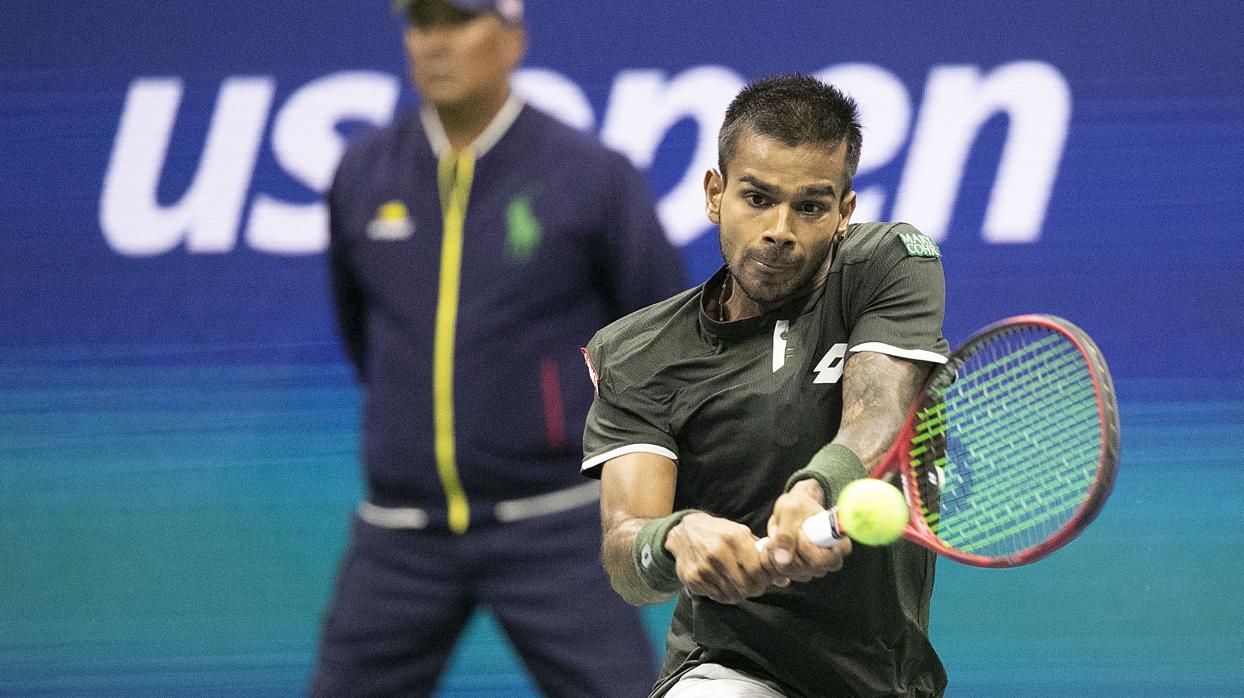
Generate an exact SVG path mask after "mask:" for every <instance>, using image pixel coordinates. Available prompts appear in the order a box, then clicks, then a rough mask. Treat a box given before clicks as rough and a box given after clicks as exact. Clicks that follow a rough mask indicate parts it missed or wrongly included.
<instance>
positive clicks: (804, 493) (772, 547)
mask: <svg viewBox="0 0 1244 698" xmlns="http://www.w3.org/2000/svg"><path fill="white" fill-rule="evenodd" d="M823 500H824V497H823V496H822V494H821V486H820V485H819V484H818V483H817V482H816V480H803V481H801V482H799V483H797V484H796V485H795V486H794V487H792V488H791V491H790V492H787V493H786V494H783V495H782V496H781V497H778V500H777V503H775V504H774V506H773V515H772V516H770V517H769V525H768V532H769V543H768V545H767V546H765V550H764V558H765V560H764V567H765V569H766V571H767V572H768V573H769V575H770V576H772V577H786V578H788V579H791V580H794V581H796V582H806V581H808V580H810V579H813V578H815V577H823V576H825V575H826V574H828V573H830V572H837V571H838V570H840V569H842V563H843V559H844V558H845V557H846V556H847V555H850V554H851V539H850V538H847V537H846V536H843V537H842V540H839V541H838V542H837V543H835V544H834V545H833V546H832V547H829V548H822V547H821V546H819V545H817V544H816V543H813V542H812V541H810V540H808V537H807V536H805V535H804V534H803V530H802V529H801V527H802V526H803V522H804V520H805V519H807V518H808V517H809V516H812V515H813V514H816V513H817V512H821V511H824V510H825V507H823V506H821V502H822V501H823Z"/></svg>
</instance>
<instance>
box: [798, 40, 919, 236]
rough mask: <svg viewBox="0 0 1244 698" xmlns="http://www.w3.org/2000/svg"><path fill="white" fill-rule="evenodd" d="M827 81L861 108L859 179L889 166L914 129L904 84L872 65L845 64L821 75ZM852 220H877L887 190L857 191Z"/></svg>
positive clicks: (892, 75) (879, 188)
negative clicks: (861, 138) (912, 128)
mask: <svg viewBox="0 0 1244 698" xmlns="http://www.w3.org/2000/svg"><path fill="white" fill-rule="evenodd" d="M815 77H816V78H817V79H819V80H821V81H823V82H826V83H828V84H830V85H833V86H835V87H837V88H838V89H840V90H842V91H843V92H846V93H847V94H848V95H850V96H851V97H853V98H854V99H855V101H856V103H857V104H858V105H859V108H860V124H861V125H862V126H863V128H864V148H863V150H861V151H860V164H859V168H858V169H857V170H856V176H859V175H861V174H865V173H867V172H872V171H873V170H876V169H879V168H881V167H882V166H884V165H886V164H888V163H889V162H890V161H891V160H893V159H894V157H895V156H896V155H898V152H899V151H900V150H901V149H902V148H903V144H904V143H906V142H907V132H908V129H910V128H911V99H910V98H909V97H908V95H907V88H906V87H903V82H902V81H901V80H899V79H898V77H896V76H895V75H894V73H891V72H890V71H888V70H886V69H884V68H882V67H880V66H876V65H870V64H868V63H844V64H842V65H837V66H831V67H829V68H826V69H824V70H822V71H821V72H819V73H817V74H816V76H815ZM855 196H856V200H855V213H854V215H852V217H851V218H852V220H855V221H877V220H881V218H882V215H883V213H882V211H883V209H884V207H885V187H882V186H881V185H873V186H871V187H865V188H863V189H857V190H856V192H855Z"/></svg>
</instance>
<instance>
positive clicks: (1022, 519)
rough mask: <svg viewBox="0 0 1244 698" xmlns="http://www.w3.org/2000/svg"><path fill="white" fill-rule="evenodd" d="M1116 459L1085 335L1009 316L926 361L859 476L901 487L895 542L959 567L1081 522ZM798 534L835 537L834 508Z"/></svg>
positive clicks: (1043, 319) (1013, 560) (1050, 548)
mask: <svg viewBox="0 0 1244 698" xmlns="http://www.w3.org/2000/svg"><path fill="white" fill-rule="evenodd" d="M1118 459H1119V416H1118V407H1117V405H1116V403H1115V395H1114V386H1113V384H1112V383H1111V380H1110V372H1109V371H1108V370H1107V368H1106V362H1105V360H1104V359H1103V358H1102V355H1101V352H1100V351H1099V350H1098V348H1097V345H1096V344H1094V343H1093V340H1092V339H1090V338H1089V336H1088V335H1087V334H1085V333H1084V331H1083V330H1081V329H1080V328H1078V327H1076V326H1075V325H1073V324H1071V323H1070V322H1068V321H1066V320H1063V319H1062V318H1058V317H1053V316H1051V315H1020V316H1017V317H1012V318H1007V319H1005V320H1001V321H999V322H996V323H994V324H992V325H989V326H988V327H986V328H984V329H982V330H980V331H979V332H977V333H976V334H975V335H974V336H973V337H972V338H971V339H969V340H968V341H967V342H965V343H964V344H963V346H961V347H959V348H958V349H957V350H955V352H954V353H953V354H952V355H951V356H950V359H949V361H947V363H946V364H945V365H943V366H939V367H938V368H937V369H935V370H934V373H933V374H932V375H931V376H930V377H929V380H928V381H927V382H926V384H925V386H924V388H923V390H922V391H921V393H920V395H919V397H918V398H917V399H916V404H915V406H914V407H913V408H912V411H911V412H910V414H909V416H908V419H907V422H906V424H905V425H904V427H903V429H902V430H901V431H900V433H899V435H898V438H897V439H896V440H895V442H894V444H893V446H891V447H890V450H889V451H888V452H887V454H886V456H885V457H883V458H882V460H881V463H880V464H879V465H878V466H877V467H876V468H874V469H873V471H872V473H871V475H870V476H871V477H874V478H880V479H886V480H889V481H890V482H891V483H893V484H896V485H897V486H899V488H900V489H901V490H902V491H903V495H904V496H905V497H906V499H907V504H908V510H909V512H910V517H911V518H910V521H909V522H908V523H907V525H906V526H905V528H904V530H903V534H902V535H903V537H904V538H906V539H907V540H909V541H912V542H913V543H916V544H919V545H922V546H924V547H926V548H928V549H930V550H932V551H933V552H935V553H938V554H939V555H944V556H946V557H948V558H951V559H954V560H958V561H959V562H965V563H967V564H970V565H977V566H980V567H1016V566H1019V565H1024V564H1027V563H1030V562H1034V561H1036V560H1039V559H1041V558H1043V557H1045V556H1046V555H1049V554H1050V553H1052V552H1054V551H1055V550H1057V549H1059V548H1061V547H1062V546H1064V545H1066V544H1067V543H1068V542H1070V541H1071V540H1072V539H1073V538H1075V537H1076V536H1077V535H1078V534H1079V533H1080V532H1081V531H1083V530H1084V528H1085V527H1086V526H1088V524H1089V523H1090V522H1092V520H1093V519H1094V518H1095V517H1096V516H1097V514H1098V512H1100V511H1101V508H1102V505H1103V504H1104V503H1105V501H1106V498H1107V497H1108V496H1109V495H1110V490H1111V487H1112V486H1113V484H1114V476H1115V469H1116V467H1117V465H1118ZM895 479H897V482H895ZM803 532H804V535H806V536H808V538H809V539H810V540H812V541H813V542H814V543H817V544H818V545H824V546H829V545H833V543H834V542H835V541H837V540H838V539H839V538H841V537H842V535H843V532H842V531H841V530H839V527H838V525H837V517H836V516H835V511H834V509H830V510H828V511H825V512H821V513H819V514H817V515H815V516H812V517H811V518H809V519H808V520H807V521H805V522H804V525H803ZM848 533H849V532H848ZM761 545H763V543H762V544H761Z"/></svg>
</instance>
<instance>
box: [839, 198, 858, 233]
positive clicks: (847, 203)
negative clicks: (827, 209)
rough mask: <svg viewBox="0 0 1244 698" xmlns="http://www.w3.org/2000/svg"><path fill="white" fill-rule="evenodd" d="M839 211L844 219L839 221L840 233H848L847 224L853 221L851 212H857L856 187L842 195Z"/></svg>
mask: <svg viewBox="0 0 1244 698" xmlns="http://www.w3.org/2000/svg"><path fill="white" fill-rule="evenodd" d="M838 213H839V214H840V215H841V216H842V219H841V220H839V221H838V235H840V236H841V235H846V233H847V225H848V224H849V223H850V222H851V214H853V213H855V190H854V189H852V190H851V191H849V192H847V195H846V196H844V197H842V203H841V204H840V205H839V206H838Z"/></svg>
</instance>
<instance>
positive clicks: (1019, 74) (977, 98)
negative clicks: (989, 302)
mask: <svg viewBox="0 0 1244 698" xmlns="http://www.w3.org/2000/svg"><path fill="white" fill-rule="evenodd" d="M998 112H1005V113H1006V115H1007V117H1008V118H1009V120H1010V125H1009V127H1008V134H1007V140H1006V145H1005V146H1004V148H1003V151H1002V161H1001V164H1000V165H999V167H998V176H997V179H996V180H995V182H994V187H993V191H992V193H991V195H990V197H989V207H988V209H987V211H986V213H985V221H984V226H983V234H984V238H985V240H986V241H988V242H1005V243H1022V242H1035V241H1036V240H1037V238H1038V237H1039V236H1040V234H1041V225H1042V223H1043V222H1044V220H1045V212H1046V209H1047V207H1048V205H1049V199H1050V191H1051V189H1052V188H1053V184H1054V175H1055V174H1056V173H1057V171H1058V162H1059V160H1060V159H1061V157H1062V152H1063V143H1064V141H1065V140H1066V137H1067V124H1068V122H1069V121H1070V119H1071V91H1070V89H1069V88H1068V86H1067V82H1066V81H1065V80H1064V79H1063V77H1062V75H1060V74H1059V72H1058V71H1057V70H1055V69H1054V68H1053V67H1051V66H1050V65H1048V64H1045V63H1038V62H1035V61H1020V62H1015V63H1008V64H1006V65H1003V66H1000V67H998V68H997V69H995V70H994V71H993V72H992V73H990V74H989V75H988V76H982V75H981V73H980V70H979V69H978V68H977V67H976V66H970V65H958V66H940V67H937V68H934V69H933V70H932V72H931V73H930V75H929V82H928V85H927V87H926V88H925V95H924V102H923V103H922V104H921V106H920V115H919V117H918V118H917V120H916V129H915V134H914V135H913V136H912V145H911V152H910V154H909V155H908V156H907V162H906V164H905V166H904V169H903V177H902V181H901V185H900V187H899V191H898V200H897V202H896V203H895V205H894V215H893V218H894V220H901V221H908V222H910V223H913V224H914V225H916V227H918V228H920V230H921V231H922V232H924V233H925V234H926V235H928V236H930V237H932V238H933V239H935V240H942V239H944V238H945V237H946V234H947V232H948V229H949V225H950V216H951V213H952V211H953V210H954V204H955V199H956V197H957V194H958V191H959V186H960V184H961V182H962V179H963V169H964V165H965V163H966V161H967V157H968V153H969V151H970V149H971V146H972V143H973V142H974V141H975V140H976V136H977V134H978V133H979V131H980V128H981V126H983V125H984V123H985V122H986V121H988V120H989V118H990V117H991V116H993V115H994V114H996V113H998Z"/></svg>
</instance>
